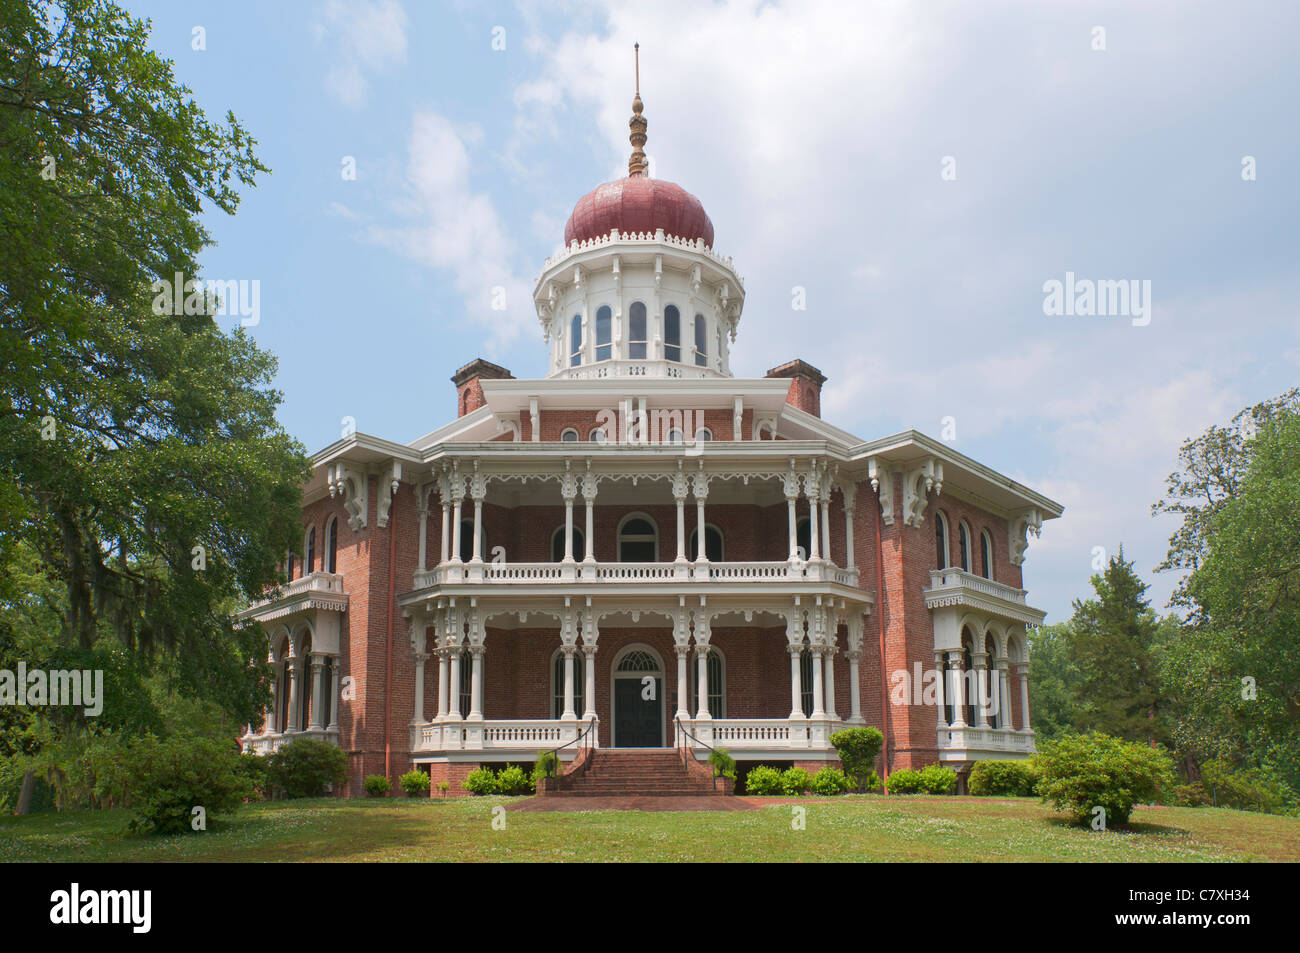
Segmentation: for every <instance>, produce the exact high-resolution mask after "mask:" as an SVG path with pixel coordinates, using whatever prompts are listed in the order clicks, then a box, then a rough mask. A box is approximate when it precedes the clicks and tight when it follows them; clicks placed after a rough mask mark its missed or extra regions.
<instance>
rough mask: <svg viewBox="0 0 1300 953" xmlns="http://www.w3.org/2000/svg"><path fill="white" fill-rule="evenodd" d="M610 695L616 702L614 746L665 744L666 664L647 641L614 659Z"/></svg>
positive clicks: (632, 746) (648, 746)
mask: <svg viewBox="0 0 1300 953" xmlns="http://www.w3.org/2000/svg"><path fill="white" fill-rule="evenodd" d="M611 679H612V681H613V683H614V684H613V687H612V691H611V692H610V698H611V699H613V704H614V725H613V736H612V737H611V739H610V741H611V743H612V744H613V746H614V747H615V748H662V747H664V746H665V745H666V742H665V741H664V691H663V689H664V666H663V661H662V660H661V659H660V658H659V653H658V652H656V651H655V650H654V649H652V648H650V646H648V645H640V644H635V645H629V646H627V647H626V648H624V649H623V650H622V651H621V652H619V654H618V655H617V656H616V657H615V659H614V666H613V671H612V672H611Z"/></svg>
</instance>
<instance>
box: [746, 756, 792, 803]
mask: <svg viewBox="0 0 1300 953" xmlns="http://www.w3.org/2000/svg"><path fill="white" fill-rule="evenodd" d="M745 793H746V794H754V795H758V796H760V797H775V796H777V795H780V794H784V793H785V785H784V783H783V782H782V775H781V772H780V771H778V770H777V769H776V768H773V767H769V766H768V765H766V764H760V765H757V766H755V767H753V768H750V769H749V773H748V774H746V775H745Z"/></svg>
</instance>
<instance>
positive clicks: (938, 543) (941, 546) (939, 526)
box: [934, 513, 948, 569]
mask: <svg viewBox="0 0 1300 953" xmlns="http://www.w3.org/2000/svg"><path fill="white" fill-rule="evenodd" d="M934 548H935V562H936V565H937V566H938V567H939V568H940V569H947V568H948V522H947V520H945V519H944V518H943V514H942V513H935V514H934Z"/></svg>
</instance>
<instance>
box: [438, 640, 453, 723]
mask: <svg viewBox="0 0 1300 953" xmlns="http://www.w3.org/2000/svg"><path fill="white" fill-rule="evenodd" d="M450 676H451V659H450V657H449V654H448V652H447V650H446V649H439V650H438V721H446V720H447V694H448V691H449V690H450V686H451V677H450Z"/></svg>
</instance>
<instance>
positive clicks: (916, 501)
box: [903, 457, 943, 529]
mask: <svg viewBox="0 0 1300 953" xmlns="http://www.w3.org/2000/svg"><path fill="white" fill-rule="evenodd" d="M931 492H933V493H934V495H935V496H938V495H939V494H940V493H942V492H943V464H942V463H940V462H939V461H938V460H936V459H935V458H934V457H927V458H926V459H925V461H924V462H923V463H922V464H921V465H920V466H919V467H916V468H914V469H912V470H909V471H907V474H906V475H905V476H904V477H903V523H904V525H906V526H914V527H916V528H917V529H920V528H921V524H922V523H924V522H925V505H926V503H927V502H928V497H929V494H930V493H931Z"/></svg>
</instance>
